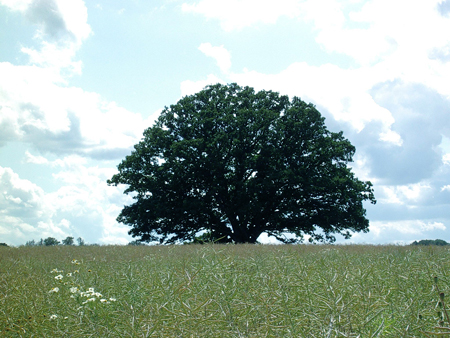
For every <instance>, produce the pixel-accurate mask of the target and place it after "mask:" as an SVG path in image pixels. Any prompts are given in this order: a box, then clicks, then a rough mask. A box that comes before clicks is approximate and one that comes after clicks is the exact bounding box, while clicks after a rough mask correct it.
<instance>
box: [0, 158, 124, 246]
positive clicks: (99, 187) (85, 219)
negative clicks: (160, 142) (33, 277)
mask: <svg viewBox="0 0 450 338" xmlns="http://www.w3.org/2000/svg"><path fill="white" fill-rule="evenodd" d="M27 157H28V158H31V159H34V160H36V159H38V161H35V162H34V163H36V162H40V163H41V164H42V165H46V166H51V167H53V168H61V170H60V171H59V172H56V173H55V174H54V175H53V177H54V179H55V180H56V181H57V182H59V183H61V187H60V188H59V189H58V190H57V191H55V192H51V193H46V192H44V190H43V189H42V188H40V187H39V186H37V185H36V184H34V183H32V182H30V181H29V180H25V179H21V178H20V177H19V175H18V174H17V173H15V172H14V171H13V170H12V169H10V168H3V167H0V215H1V218H2V224H0V234H2V241H3V242H7V243H9V244H12V245H20V244H25V242H26V241H29V240H32V239H35V240H38V239H39V238H46V237H49V236H51V237H56V238H57V239H59V240H62V239H64V238H65V237H67V236H74V237H82V238H84V239H86V240H87V241H88V242H91V243H93V242H99V243H103V244H108V243H121V244H126V243H127V242H128V241H129V240H130V236H128V234H127V232H128V227H127V226H125V225H122V224H118V223H117V222H116V221H115V218H116V217H117V215H118V214H119V212H120V209H121V206H123V205H125V204H129V203H130V202H131V201H132V200H131V198H130V197H128V196H125V195H123V194H122V190H121V188H120V187H109V186H107V184H106V180H107V179H108V178H111V176H112V175H113V174H114V173H115V169H112V168H98V167H97V166H95V167H92V166H91V167H90V166H87V165H86V164H85V163H84V161H83V159H81V158H77V157H74V156H69V157H66V158H63V159H61V160H56V161H49V160H47V159H46V161H44V160H43V159H44V158H43V157H41V156H40V157H38V156H33V155H31V154H29V153H28V156H27ZM38 164H39V163H38ZM119 206H120V207H119Z"/></svg>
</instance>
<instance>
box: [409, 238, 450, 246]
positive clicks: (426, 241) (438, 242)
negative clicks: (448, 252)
mask: <svg viewBox="0 0 450 338" xmlns="http://www.w3.org/2000/svg"><path fill="white" fill-rule="evenodd" d="M411 245H439V246H444V245H450V243H447V242H446V241H444V240H443V239H422V240H420V241H418V242H417V241H414V242H412V243H411Z"/></svg>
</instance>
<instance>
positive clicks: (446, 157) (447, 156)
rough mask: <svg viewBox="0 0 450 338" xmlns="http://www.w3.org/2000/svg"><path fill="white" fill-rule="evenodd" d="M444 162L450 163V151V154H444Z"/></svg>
mask: <svg viewBox="0 0 450 338" xmlns="http://www.w3.org/2000/svg"><path fill="white" fill-rule="evenodd" d="M442 162H443V163H444V164H446V165H450V153H449V154H444V155H443V156H442Z"/></svg>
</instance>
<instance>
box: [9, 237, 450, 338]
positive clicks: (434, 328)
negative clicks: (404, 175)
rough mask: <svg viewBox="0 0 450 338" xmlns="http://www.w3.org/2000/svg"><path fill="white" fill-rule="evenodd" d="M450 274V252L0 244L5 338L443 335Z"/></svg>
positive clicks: (427, 249) (424, 249)
mask: <svg viewBox="0 0 450 338" xmlns="http://www.w3.org/2000/svg"><path fill="white" fill-rule="evenodd" d="M74 259H75V260H77V261H78V262H80V264H79V265H77V264H74V263H72V260H74ZM449 268H450V251H449V249H447V248H445V247H399V246H356V245H355V246H314V245H297V246H287V245H283V246H263V245H204V246H201V245H186V246H154V247H147V246H125V247H123V246H122V247H121V246H104V247H87V246H85V247H67V246H58V247H21V248H0V336H2V337H3V336H4V337H32V336H35V337H439V336H443V335H442V334H444V333H446V332H448V330H445V328H439V327H445V326H448V325H449V323H447V322H446V321H443V320H442V318H443V317H442V316H444V312H443V311H442V309H440V307H439V306H438V302H439V298H440V296H439V292H440V293H444V295H445V294H447V293H448V292H449V291H448V290H449V288H450V279H449V275H448V271H450V270H449ZM53 269H57V270H58V271H63V272H57V273H52V270H53ZM75 270H78V273H76V272H75ZM68 273H72V276H67V274H68ZM60 274H61V275H62V276H63V278H62V279H61V280H58V279H55V277H56V276H58V275H60ZM435 277H437V278H438V280H439V291H438V290H437V287H436V284H435V283H434V278H435ZM55 287H58V288H59V291H58V292H49V291H50V290H52V289H54V288H55ZM70 288H77V289H78V290H79V291H78V292H75V293H71V292H70ZM89 288H94V292H99V293H101V296H98V297H97V296H95V295H92V294H91V295H88V296H89V297H86V296H84V295H82V294H80V291H81V292H82V291H87V290H88V289H89ZM72 290H73V291H74V290H75V289H72ZM71 296H73V297H71ZM441 297H442V295H441ZM89 298H95V300H94V301H88V302H86V301H87V300H88V299H89ZM110 298H113V300H111V299H110ZM100 299H104V303H102V302H100ZM114 299H115V300H116V301H114ZM83 303H84V304H83ZM438 311H440V314H438ZM53 315H56V316H57V318H53V317H52V316H53ZM440 317H441V318H440ZM440 332H441V333H442V334H441V335H438V333H440Z"/></svg>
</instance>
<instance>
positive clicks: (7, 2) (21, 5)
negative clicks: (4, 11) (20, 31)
mask: <svg viewBox="0 0 450 338" xmlns="http://www.w3.org/2000/svg"><path fill="white" fill-rule="evenodd" d="M31 2H33V0H0V4H2V5H4V6H7V7H9V8H10V9H12V10H15V11H25V10H26V9H27V8H28V6H29V5H30V3H31Z"/></svg>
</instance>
